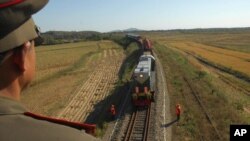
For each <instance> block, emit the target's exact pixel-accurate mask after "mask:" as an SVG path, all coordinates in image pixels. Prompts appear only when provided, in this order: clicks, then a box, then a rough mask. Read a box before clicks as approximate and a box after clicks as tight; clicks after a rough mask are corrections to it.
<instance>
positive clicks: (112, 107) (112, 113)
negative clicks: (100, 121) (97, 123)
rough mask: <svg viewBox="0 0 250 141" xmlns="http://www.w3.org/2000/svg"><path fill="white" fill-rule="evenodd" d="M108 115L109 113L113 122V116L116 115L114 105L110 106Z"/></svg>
mask: <svg viewBox="0 0 250 141" xmlns="http://www.w3.org/2000/svg"><path fill="white" fill-rule="evenodd" d="M110 113H111V117H112V119H113V120H114V119H115V115H116V111H115V105H114V104H112V105H111V108H110Z"/></svg>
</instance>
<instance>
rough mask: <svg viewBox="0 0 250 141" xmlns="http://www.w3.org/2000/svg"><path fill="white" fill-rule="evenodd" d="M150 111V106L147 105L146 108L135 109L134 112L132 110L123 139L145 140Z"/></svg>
mask: <svg viewBox="0 0 250 141" xmlns="http://www.w3.org/2000/svg"><path fill="white" fill-rule="evenodd" d="M150 111H151V106H150V105H149V107H148V108H147V109H146V110H145V109H143V110H138V109H136V110H135V112H133V114H132V116H131V119H130V122H129V125H128V129H127V132H126V135H125V137H124V141H133V140H142V141H146V140H147V137H148V128H149V123H150Z"/></svg>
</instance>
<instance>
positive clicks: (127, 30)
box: [110, 28, 143, 32]
mask: <svg viewBox="0 0 250 141" xmlns="http://www.w3.org/2000/svg"><path fill="white" fill-rule="evenodd" d="M137 31H143V30H141V29H137V28H128V29H124V30H120V29H118V30H112V31H110V32H137Z"/></svg>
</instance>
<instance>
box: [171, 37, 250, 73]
mask: <svg viewBox="0 0 250 141" xmlns="http://www.w3.org/2000/svg"><path fill="white" fill-rule="evenodd" d="M169 44H170V46H172V47H176V48H179V49H181V50H183V51H187V52H190V53H193V54H195V55H198V56H201V57H202V58H205V59H207V60H209V61H212V62H214V63H215V64H219V65H221V66H225V67H227V68H231V69H233V70H236V71H239V72H243V73H245V74H248V75H250V54H248V53H243V52H237V51H232V50H227V49H222V48H216V47H212V46H207V45H203V44H200V43H194V42H177V43H169Z"/></svg>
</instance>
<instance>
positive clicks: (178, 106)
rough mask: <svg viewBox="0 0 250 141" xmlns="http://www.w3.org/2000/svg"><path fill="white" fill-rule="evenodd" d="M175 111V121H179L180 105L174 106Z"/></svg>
mask: <svg viewBox="0 0 250 141" xmlns="http://www.w3.org/2000/svg"><path fill="white" fill-rule="evenodd" d="M175 111H176V116H177V121H179V120H180V115H181V105H180V104H177V105H176V109H175Z"/></svg>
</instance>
